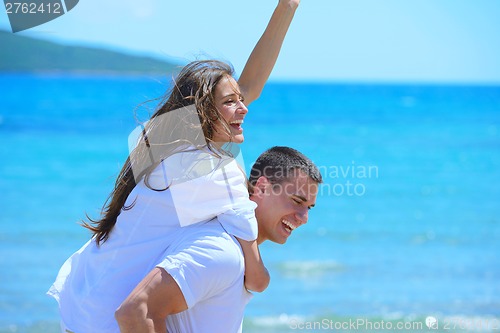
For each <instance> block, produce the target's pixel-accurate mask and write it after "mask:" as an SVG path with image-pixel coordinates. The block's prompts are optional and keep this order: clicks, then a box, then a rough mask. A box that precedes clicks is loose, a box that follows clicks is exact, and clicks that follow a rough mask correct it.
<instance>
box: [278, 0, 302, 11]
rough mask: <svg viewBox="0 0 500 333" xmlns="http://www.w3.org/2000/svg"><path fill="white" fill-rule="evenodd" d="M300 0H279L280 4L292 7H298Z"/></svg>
mask: <svg viewBox="0 0 500 333" xmlns="http://www.w3.org/2000/svg"><path fill="white" fill-rule="evenodd" d="M299 3H300V0H279V4H280V5H282V6H287V7H291V8H292V9H297V7H298V6H299Z"/></svg>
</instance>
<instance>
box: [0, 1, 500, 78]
mask: <svg viewBox="0 0 500 333" xmlns="http://www.w3.org/2000/svg"><path fill="white" fill-rule="evenodd" d="M277 2H278V1H277V0H252V1H240V0H213V1H206V0H196V1H194V0H182V1H181V0H175V1H174V0H135V1H132V0H100V1H97V0H80V2H79V3H78V5H77V6H76V7H75V8H74V9H73V10H71V11H69V12H68V13H66V14H65V15H63V16H61V17H59V18H57V19H55V20H53V21H50V22H47V23H45V24H43V25H40V26H38V27H34V28H31V29H29V30H26V31H23V32H18V33H17V34H19V35H24V36H31V37H36V38H44V39H48V40H53V41H57V42H60V43H65V44H74V45H86V46H98V47H106V48H111V49H115V50H120V51H126V52H132V53H134V54H141V55H142V54H147V55H155V56H160V57H172V58H174V59H176V60H179V61H181V62H187V61H191V60H194V59H200V58H217V59H222V60H227V61H229V62H231V63H232V64H233V65H234V67H235V69H236V72H237V73H241V70H242V69H243V67H244V64H245V61H246V59H247V58H248V56H249V54H250V52H251V50H252V48H253V46H254V45H255V43H256V42H257V40H258V39H259V37H260V35H261V34H262V32H263V31H264V29H265V26H266V24H267V22H268V20H269V18H270V17H271V14H272V11H273V10H274V8H275V6H276V4H277ZM0 29H4V30H10V26H9V22H8V18H7V15H6V13H5V11H2V10H0ZM0 52H1V48H0ZM271 80H275V81H283V80H292V81H300V80H307V81H355V82H360V81H361V82H423V83H459V84H460V83H475V84H477V83H479V84H500V0H376V1H375V0H344V1H340V0H302V1H301V3H300V6H299V8H298V10H297V12H296V14H295V18H294V21H293V22H292V25H291V27H290V30H289V32H288V35H287V37H286V40H285V43H284V45H283V48H282V51H281V54H280V57H279V59H278V63H277V64H276V67H275V69H274V71H273V73H272V75H271Z"/></svg>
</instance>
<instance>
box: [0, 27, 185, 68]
mask: <svg viewBox="0 0 500 333" xmlns="http://www.w3.org/2000/svg"><path fill="white" fill-rule="evenodd" d="M0 45H1V48H0V72H47V71H65V72H108V73H132V72H139V73H166V72H172V71H173V70H174V69H175V67H176V66H177V65H178V64H175V63H173V62H169V61H165V60H161V59H157V58H153V57H147V56H135V55H129V54H124V53H120V52H116V51H111V50H105V49H99V48H92V47H83V46H68V45H62V44H57V43H54V42H49V41H45V40H40V39H34V38H30V37H24V36H19V35H16V34H13V33H10V32H6V31H0Z"/></svg>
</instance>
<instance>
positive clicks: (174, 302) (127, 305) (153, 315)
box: [115, 267, 187, 333]
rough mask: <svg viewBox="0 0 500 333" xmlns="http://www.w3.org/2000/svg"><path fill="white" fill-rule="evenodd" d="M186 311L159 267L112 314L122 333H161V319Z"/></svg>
mask: <svg viewBox="0 0 500 333" xmlns="http://www.w3.org/2000/svg"><path fill="white" fill-rule="evenodd" d="M186 309H187V304H186V300H185V299H184V296H183V294H182V292H181V290H180V289H179V286H178V285H177V283H176V282H175V280H174V279H173V278H172V277H171V276H170V274H168V273H167V272H166V271H165V270H164V269H163V268H159V267H156V268H154V269H153V270H152V271H151V272H150V273H149V274H148V275H147V276H146V277H145V278H144V279H143V280H142V281H141V282H140V283H139V284H138V285H137V287H136V288H135V289H134V290H133V291H132V293H131V294H130V295H129V296H128V297H127V299H125V301H124V302H123V303H122V304H121V305H120V307H119V308H118V310H116V312H115V318H116V320H117V321H118V326H119V327H120V332H122V333H159V332H161V333H165V332H167V327H166V323H165V319H166V318H167V316H169V315H171V314H175V313H178V312H181V311H184V310H186Z"/></svg>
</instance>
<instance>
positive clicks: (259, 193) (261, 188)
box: [252, 176, 271, 198]
mask: <svg viewBox="0 0 500 333" xmlns="http://www.w3.org/2000/svg"><path fill="white" fill-rule="evenodd" d="M270 185H271V183H270V182H269V180H268V179H267V178H266V177H264V176H260V177H259V178H258V179H257V181H256V182H255V185H254V186H253V193H252V196H254V197H255V198H262V197H263V196H264V194H265V193H266V192H267V191H268V188H269V186H270Z"/></svg>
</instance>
